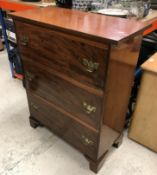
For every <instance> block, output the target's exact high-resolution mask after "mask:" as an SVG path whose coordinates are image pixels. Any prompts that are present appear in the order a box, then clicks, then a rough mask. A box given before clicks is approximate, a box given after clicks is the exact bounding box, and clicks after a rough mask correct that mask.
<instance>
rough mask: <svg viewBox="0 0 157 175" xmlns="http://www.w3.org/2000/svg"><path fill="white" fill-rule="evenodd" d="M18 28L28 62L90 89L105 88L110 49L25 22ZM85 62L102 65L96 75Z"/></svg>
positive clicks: (21, 45) (21, 46)
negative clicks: (51, 70)
mask: <svg viewBox="0 0 157 175" xmlns="http://www.w3.org/2000/svg"><path fill="white" fill-rule="evenodd" d="M16 28H17V30H18V31H19V32H18V37H19V41H20V43H21V44H20V45H19V46H20V52H21V54H22V55H24V56H26V57H27V59H31V60H32V59H33V60H34V61H36V62H39V63H41V64H42V65H46V66H48V67H50V68H53V69H55V70H56V71H58V72H62V74H66V75H67V76H69V77H71V78H73V79H76V80H79V81H82V83H85V84H87V85H93V86H96V87H99V88H103V87H104V81H103V79H104V78H105V73H106V65H107V64H106V62H107V56H108V47H109V46H108V45H105V44H104V45H99V44H97V43H94V42H93V43H90V42H88V41H86V40H85V41H84V40H81V39H79V38H76V37H75V38H71V37H69V36H68V35H66V34H64V35H63V34H60V33H59V32H54V31H52V30H48V29H46V28H41V27H38V26H34V25H30V24H25V23H21V22H16ZM26 28H27V30H25V29H26ZM45 33H46V35H45ZM24 37H26V38H28V43H26V45H27V47H25V44H24V46H23V43H22V39H23V38H24ZM49 38H51V40H49ZM58 41H60V42H58ZM52 43H53V45H52ZM36 52H38V55H37V54H36ZM39 55H40V57H39ZM84 59H86V60H87V61H91V62H93V63H97V64H98V69H97V70H94V71H93V74H91V72H89V71H88V66H87V65H84V63H83V61H84ZM61 70H62V71H61Z"/></svg>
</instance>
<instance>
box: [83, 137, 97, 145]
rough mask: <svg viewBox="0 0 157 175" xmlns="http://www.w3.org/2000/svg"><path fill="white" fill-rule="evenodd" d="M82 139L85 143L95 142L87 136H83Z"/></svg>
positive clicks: (91, 143)
mask: <svg viewBox="0 0 157 175" xmlns="http://www.w3.org/2000/svg"><path fill="white" fill-rule="evenodd" d="M82 140H83V143H84V144H85V145H93V144H94V142H93V141H92V140H90V139H88V138H87V137H86V136H84V135H83V136H82Z"/></svg>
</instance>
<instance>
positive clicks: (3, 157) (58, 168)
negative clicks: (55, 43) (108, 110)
mask: <svg viewBox="0 0 157 175" xmlns="http://www.w3.org/2000/svg"><path fill="white" fill-rule="evenodd" d="M28 116H29V111H28V106H27V100H26V94H25V90H24V88H23V87H22V83H21V82H20V81H19V80H17V79H12V78H11V74H10V69H9V64H8V60H7V55H6V52H1V53H0V175H94V173H92V172H91V171H89V169H88V161H87V160H86V159H85V158H84V156H83V155H82V154H80V153H79V152H78V151H77V150H75V149H74V148H72V147H71V146H69V145H68V144H66V143H65V142H64V141H62V140H60V139H59V138H58V137H56V136H55V135H54V134H52V133H51V132H50V131H48V130H47V129H45V128H44V127H43V128H40V127H39V128H37V129H32V128H31V127H30V125H29V122H28ZM110 154H111V155H110V156H109V157H108V159H107V160H106V162H105V164H104V166H103V167H102V169H101V170H100V172H99V173H98V175H157V155H156V153H154V152H152V151H150V150H148V149H147V148H145V147H143V146H141V145H139V144H137V143H135V142H133V141H131V140H129V139H128V138H127V134H125V137H124V141H123V144H122V146H121V147H120V148H119V149H115V150H114V151H112V153H110Z"/></svg>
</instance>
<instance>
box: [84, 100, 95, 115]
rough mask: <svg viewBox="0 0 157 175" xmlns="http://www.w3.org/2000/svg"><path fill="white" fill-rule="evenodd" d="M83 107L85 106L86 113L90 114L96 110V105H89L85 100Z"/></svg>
mask: <svg viewBox="0 0 157 175" xmlns="http://www.w3.org/2000/svg"><path fill="white" fill-rule="evenodd" d="M83 107H84V109H85V111H86V113H88V114H90V113H92V112H96V107H95V106H91V105H88V104H87V103H86V102H83Z"/></svg>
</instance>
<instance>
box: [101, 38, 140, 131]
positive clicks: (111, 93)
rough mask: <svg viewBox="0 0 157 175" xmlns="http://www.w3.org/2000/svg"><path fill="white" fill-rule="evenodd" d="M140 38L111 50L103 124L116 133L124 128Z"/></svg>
mask: <svg viewBox="0 0 157 175" xmlns="http://www.w3.org/2000/svg"><path fill="white" fill-rule="evenodd" d="M141 38H142V36H138V37H135V38H134V39H131V40H128V41H127V42H123V43H121V44H119V45H118V46H112V48H111V55H110V61H109V67H108V79H107V82H106V89H105V90H106V95H105V97H106V98H105V102H104V124H106V125H107V126H110V127H111V128H112V129H114V130H116V131H118V132H122V131H123V127H124V121H125V115H126V112H127V107H128V97H129V96H130V94H131V89H132V85H133V79H134V72H135V65H136V62H137V58H138V54H139V51H140V45H141ZM115 79H116V81H115ZM113 98H114V100H113ZM105 104H106V105H105Z"/></svg>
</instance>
